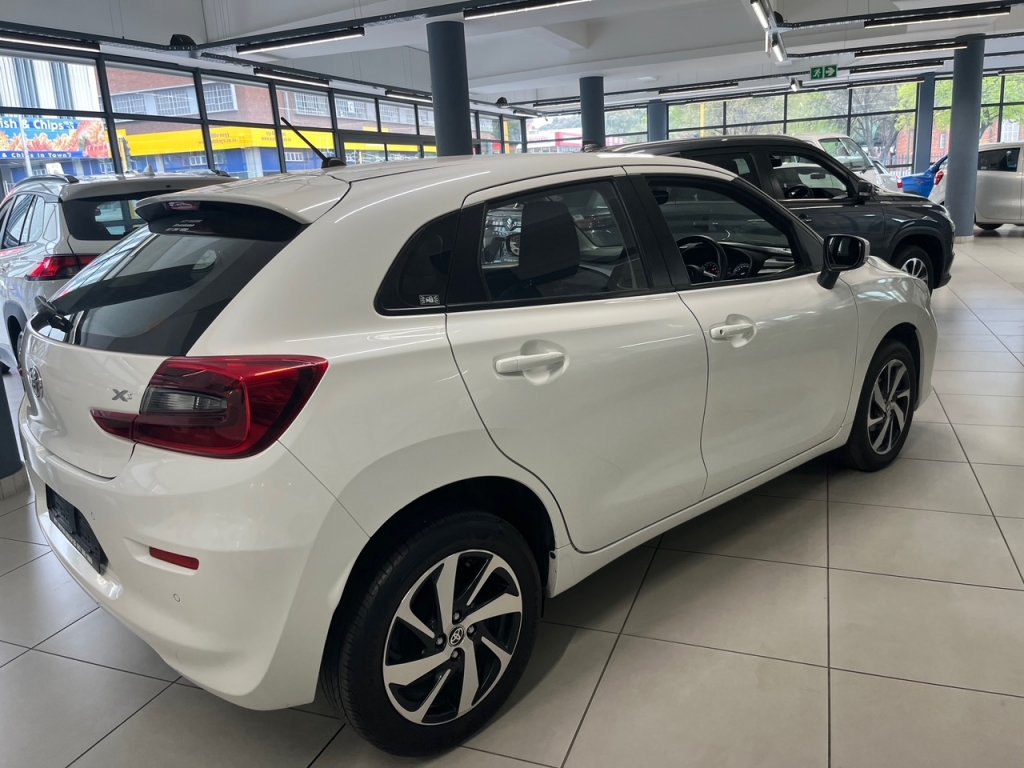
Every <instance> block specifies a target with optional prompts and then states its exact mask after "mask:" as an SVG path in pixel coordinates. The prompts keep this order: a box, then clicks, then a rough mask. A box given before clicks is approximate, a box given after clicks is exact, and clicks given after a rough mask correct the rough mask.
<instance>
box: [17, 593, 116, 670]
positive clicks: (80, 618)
mask: <svg viewBox="0 0 1024 768" xmlns="http://www.w3.org/2000/svg"><path fill="white" fill-rule="evenodd" d="M75 586H76V587H77V586H78V585H77V584H75ZM99 609H100V607H99V605H96V606H94V607H93V609H92V610H91V611H89V612H87V613H84V614H82V615H81V616H79V617H78V618H77V619H75V620H74V621H72V622H71V623H70V624H68V625H67V626H64V627H61V628H60V629H58V630H57V631H56V632H54V633H53V634H52V635H47V636H46V637H44V638H43V639H42V640H40V641H39V642H38V643H36V644H35V645H33V646H32V647H31V648H29V650H30V651H34V650H35V649H36V648H38V647H39V646H40V645H42V644H43V643H45V642H46V641H47V640H49V639H50V638H51V637H56V636H57V635H59V634H60V633H61V632H63V631H64V630H65V629H67V628H68V627H73V626H75V624H77V623H78V622H80V621H81V620H82V619H84V618H85V617H86V616H91V615H92V614H93V613H95V612H96V611H98V610H99ZM44 653H45V651H44ZM76 661H77V659H76Z"/></svg>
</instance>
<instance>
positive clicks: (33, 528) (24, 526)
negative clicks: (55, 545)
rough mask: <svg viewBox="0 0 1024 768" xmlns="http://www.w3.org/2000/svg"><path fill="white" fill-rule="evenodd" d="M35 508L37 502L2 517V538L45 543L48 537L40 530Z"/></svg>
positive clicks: (0, 519)
mask: <svg viewBox="0 0 1024 768" xmlns="http://www.w3.org/2000/svg"><path fill="white" fill-rule="evenodd" d="M35 509H36V507H35V504H29V505H28V506H27V507H21V508H20V509H16V510H14V511H13V512H8V513H7V514H6V515H4V516H3V517H0V538H2V539H14V540H15V541H28V542H31V543H33V544H44V545H45V544H46V539H44V538H43V532H42V531H40V530H39V522H38V521H37V520H36V515H35Z"/></svg>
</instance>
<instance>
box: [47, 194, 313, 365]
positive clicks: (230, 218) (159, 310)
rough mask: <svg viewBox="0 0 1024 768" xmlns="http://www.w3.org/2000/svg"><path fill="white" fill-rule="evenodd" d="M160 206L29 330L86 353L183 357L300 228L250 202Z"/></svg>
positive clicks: (67, 289) (71, 283) (67, 288)
mask: <svg viewBox="0 0 1024 768" xmlns="http://www.w3.org/2000/svg"><path fill="white" fill-rule="evenodd" d="M165 205H167V206H171V205H173V206H175V207H176V208H175V209H173V210H172V209H170V208H161V210H160V211H158V212H157V213H156V214H153V213H152V212H151V211H147V216H148V218H149V219H150V222H149V224H148V226H145V227H141V228H139V229H138V230H136V232H135V233H133V234H132V235H130V236H129V237H127V238H125V239H124V240H123V241H121V242H120V243H118V244H117V245H116V246H115V247H114V248H112V249H111V250H109V251H107V252H106V253H105V254H103V255H102V256H101V257H100V258H98V259H97V260H96V261H95V262H93V264H92V265H91V266H90V267H88V268H87V269H85V270H83V271H82V272H80V273H79V274H78V275H77V276H76V277H75V278H74V279H72V280H71V281H69V282H68V283H67V285H65V286H64V288H63V289H62V290H61V291H60V292H59V293H57V295H56V296H54V297H53V299H52V309H53V310H55V311H56V314H55V313H54V312H53V311H49V310H48V309H47V308H43V309H42V311H40V313H39V314H38V315H37V316H36V318H35V319H34V320H33V327H34V328H36V330H38V331H39V332H40V333H43V334H45V335H47V336H50V337H51V338H54V339H56V340H58V341H64V342H68V343H71V344H78V345H81V346H83V347H89V348H91V349H104V350H109V351H112V352H124V353H132V354H143V355H184V354H186V353H187V352H188V351H189V350H190V349H191V348H192V346H193V345H194V344H195V342H196V341H197V340H198V339H199V337H200V336H201V335H202V334H203V332H204V331H206V329H207V328H208V327H209V326H210V324H211V323H212V322H213V321H214V319H216V317H217V316H218V315H219V314H220V313H221V311H222V310H223V309H224V307H226V306H227V305H228V303H229V302H230V301H231V300H232V299H233V298H234V297H235V296H236V295H238V293H239V291H241V290H242V288H244V287H245V286H246V285H247V284H248V283H249V281H250V280H252V278H253V277H255V276H256V274H257V273H258V272H259V271H260V270H261V269H263V267H265V266H266V265H267V264H268V263H270V260H271V259H273V258H274V256H276V255H277V254H278V253H279V252H280V251H281V250H282V249H283V248H284V247H285V246H286V245H287V244H288V243H289V242H290V241H291V240H293V239H294V238H295V237H296V236H297V235H298V234H299V232H300V231H301V230H302V225H301V224H299V223H298V222H296V221H293V220H292V219H290V218H288V217H286V216H283V215H280V214H277V213H274V212H273V211H267V210H264V209H258V208H251V207H248V206H239V205H232V204H223V203H221V204H216V205H214V204H209V203H202V204H196V203H181V202H177V201H175V202H174V203H167V204H165ZM180 206H194V207H195V209H194V210H180V208H178V207H180ZM69 324H70V326H71V327H70V330H62V329H61V328H62V327H63V328H67V327H68V325H69Z"/></svg>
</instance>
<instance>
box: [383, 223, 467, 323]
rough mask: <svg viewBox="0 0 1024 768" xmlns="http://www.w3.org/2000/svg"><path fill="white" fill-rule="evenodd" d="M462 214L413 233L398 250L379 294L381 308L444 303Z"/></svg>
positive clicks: (395, 309) (406, 308) (407, 308)
mask: <svg viewBox="0 0 1024 768" xmlns="http://www.w3.org/2000/svg"><path fill="white" fill-rule="evenodd" d="M458 227H459V214H458V213H450V214H448V215H447V216H442V217H441V218H439V219H435V220H434V221H432V222H430V223H429V224H427V225H426V226H425V227H423V228H422V229H420V230H419V231H418V232H417V233H416V234H415V235H413V236H412V237H411V238H410V240H409V242H408V243H406V245H405V247H404V248H403V249H402V252H401V253H399V254H398V258H397V259H395V263H394V264H393V265H392V267H391V269H390V270H389V272H388V276H387V278H385V280H384V284H383V285H382V286H381V289H380V292H379V293H378V294H377V309H378V310H379V311H383V312H407V311H410V310H416V309H430V308H438V307H443V306H444V305H445V300H446V296H445V294H446V292H447V290H448V272H449V270H450V268H451V263H452V249H453V248H454V247H455V234H456V232H457V231H458Z"/></svg>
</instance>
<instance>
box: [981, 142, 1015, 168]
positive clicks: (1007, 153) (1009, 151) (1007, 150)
mask: <svg viewBox="0 0 1024 768" xmlns="http://www.w3.org/2000/svg"><path fill="white" fill-rule="evenodd" d="M996 153H999V154H1000V155H1001V156H1002V157H1001V158H1000V161H999V164H1000V165H1002V163H1003V161H1004V160H1006V161H1007V162H1008V161H1009V159H1010V157H1012V156H1015V157H1014V159H1015V161H1016V163H1017V165H1016V167H1014V168H1009V167H1007V168H999V167H996V168H993V167H991V166H990V167H987V168H982V167H981V158H982V157H983V156H984V155H995V154H996ZM978 170H979V171H988V172H989V173H1020V147H999V148H997V149H982V150H981V151H979V152H978Z"/></svg>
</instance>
